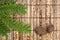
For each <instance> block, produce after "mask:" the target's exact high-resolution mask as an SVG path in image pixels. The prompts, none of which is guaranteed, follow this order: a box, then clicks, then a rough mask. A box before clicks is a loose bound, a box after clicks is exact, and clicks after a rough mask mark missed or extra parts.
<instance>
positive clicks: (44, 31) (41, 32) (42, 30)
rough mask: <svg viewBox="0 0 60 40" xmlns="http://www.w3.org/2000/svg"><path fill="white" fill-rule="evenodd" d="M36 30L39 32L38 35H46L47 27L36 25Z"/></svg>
mask: <svg viewBox="0 0 60 40" xmlns="http://www.w3.org/2000/svg"><path fill="white" fill-rule="evenodd" d="M34 31H35V32H36V33H37V34H38V35H40V36H41V35H44V34H46V27H41V26H40V27H36V28H35V29H34Z"/></svg>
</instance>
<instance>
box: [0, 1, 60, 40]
mask: <svg viewBox="0 0 60 40" xmlns="http://www.w3.org/2000/svg"><path fill="white" fill-rule="evenodd" d="M16 3H20V4H24V5H26V6H27V8H28V10H27V14H25V15H17V14H16V15H13V18H15V19H16V20H18V21H21V20H22V21H23V22H25V23H27V24H29V25H30V26H31V33H27V34H25V33H19V32H16V31H14V30H12V31H11V32H10V33H9V35H8V37H2V36H0V40H60V0H17V2H16ZM50 13H51V23H52V24H53V25H54V31H53V32H51V33H48V34H45V35H43V36H39V35H37V34H36V33H35V32H34V31H33V28H34V27H37V26H39V25H42V26H43V25H44V24H45V23H49V15H50ZM41 17H42V18H41Z"/></svg>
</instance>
